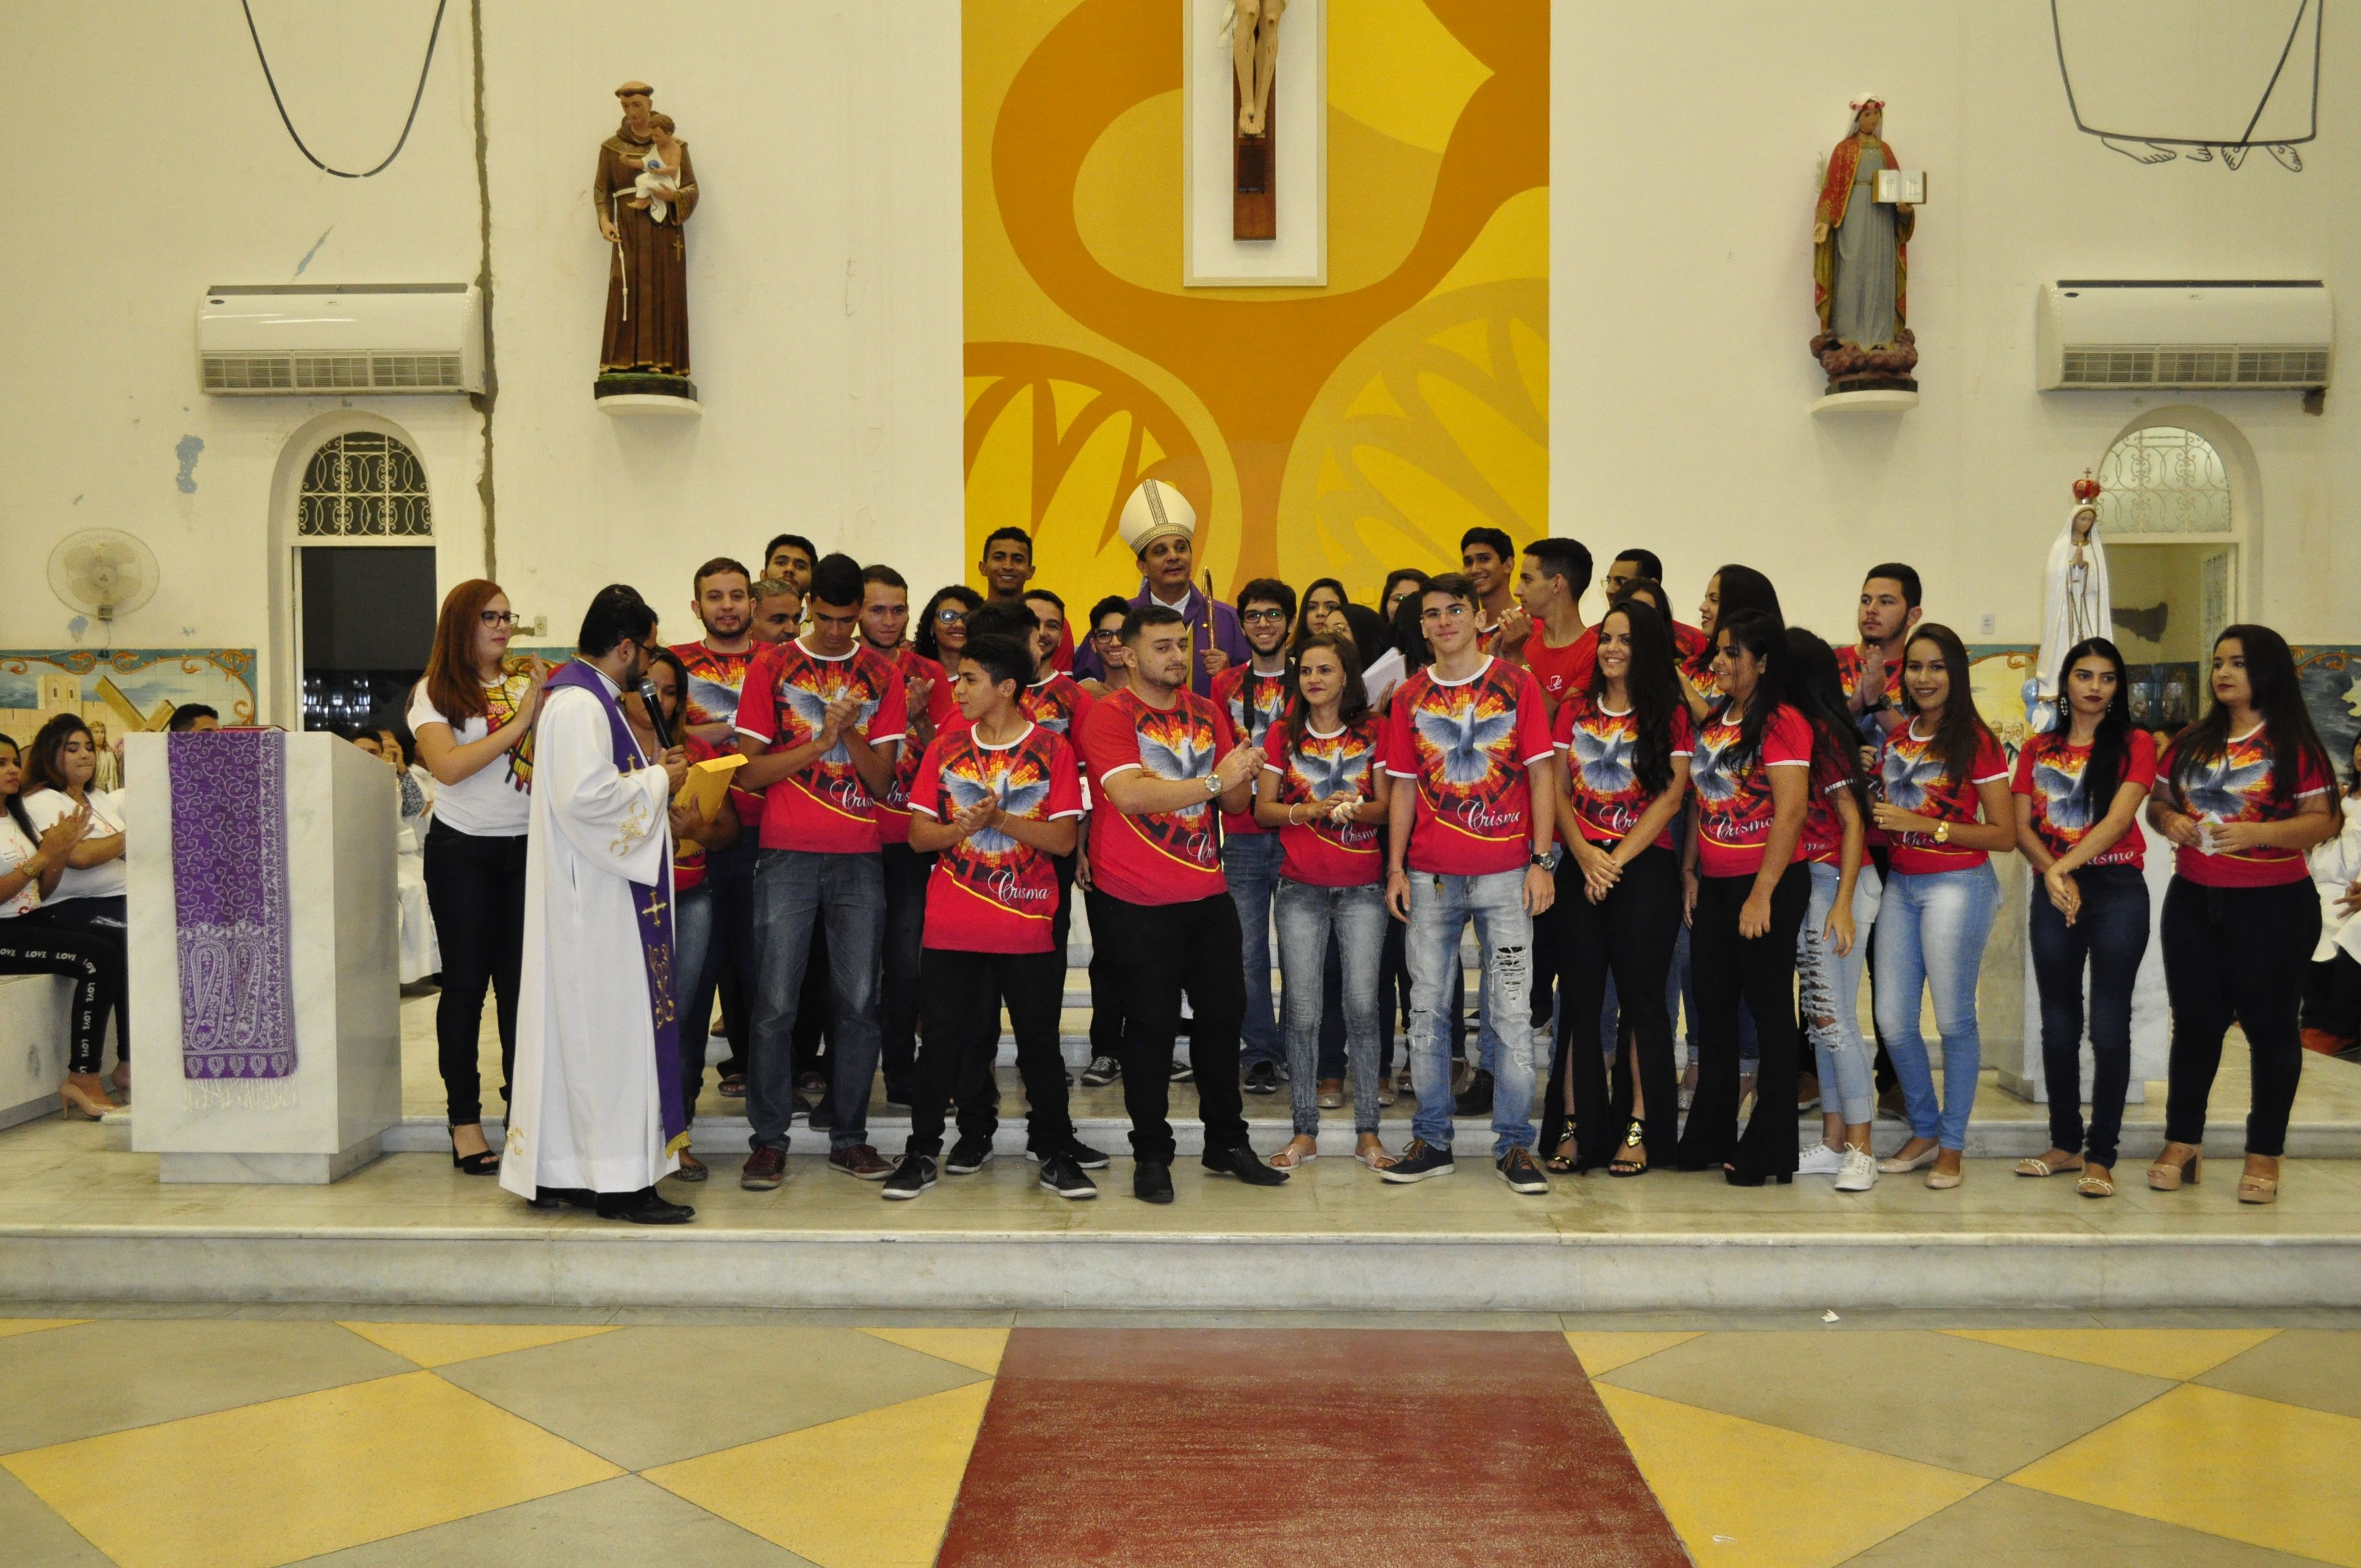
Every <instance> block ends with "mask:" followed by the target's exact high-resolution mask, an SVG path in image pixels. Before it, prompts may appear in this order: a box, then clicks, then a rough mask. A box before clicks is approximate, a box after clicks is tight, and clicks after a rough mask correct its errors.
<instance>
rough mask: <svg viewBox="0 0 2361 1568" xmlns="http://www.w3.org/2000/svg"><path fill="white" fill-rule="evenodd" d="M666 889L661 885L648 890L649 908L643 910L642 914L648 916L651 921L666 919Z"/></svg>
mask: <svg viewBox="0 0 2361 1568" xmlns="http://www.w3.org/2000/svg"><path fill="white" fill-rule="evenodd" d="M640 913H641V914H642V915H644V916H647V917H648V918H649V919H651V920H660V919H662V918H664V887H663V885H662V884H661V883H659V884H658V885H656V886H654V887H652V888H650V889H648V906H647V907H646V908H645V909H642V910H641V911H640Z"/></svg>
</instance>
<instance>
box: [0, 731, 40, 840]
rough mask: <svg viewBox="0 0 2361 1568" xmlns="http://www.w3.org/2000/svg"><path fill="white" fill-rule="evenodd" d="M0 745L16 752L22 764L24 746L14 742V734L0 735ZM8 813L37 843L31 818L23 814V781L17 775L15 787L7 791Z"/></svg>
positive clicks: (19, 763) (21, 829) (19, 828)
mask: <svg viewBox="0 0 2361 1568" xmlns="http://www.w3.org/2000/svg"><path fill="white" fill-rule="evenodd" d="M0 746H5V747H7V748H8V750H10V751H14V752H16V762H17V765H18V766H19V767H20V768H21V767H22V766H23V764H24V761H25V748H23V747H22V746H19V745H17V744H16V737H15V736H14V735H0ZM8 815H9V817H12V818H14V819H15V821H16V827H17V828H18V830H19V831H21V832H22V833H23V834H24V835H25V837H26V838H27V839H30V840H31V841H32V842H33V843H35V844H38V843H39V842H40V841H41V836H40V835H39V834H38V833H36V832H34V831H33V819H32V818H31V817H27V815H25V781H24V779H23V778H22V777H21V776H19V777H18V779H17V781H16V789H14V790H13V791H11V792H10V793H9V795H8Z"/></svg>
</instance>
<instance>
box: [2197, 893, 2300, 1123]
mask: <svg viewBox="0 0 2361 1568" xmlns="http://www.w3.org/2000/svg"><path fill="white" fill-rule="evenodd" d="M2319 941H2320V894H2319V893H2318V892H2317V891H2316V890H2315V889H2314V888H2313V887H2312V883H2311V882H2310V881H2309V880H2306V881H2303V882H2285V883H2279V885H2278V886H2276V887H2202V886H2200V885H2199V884H2198V883H2193V882H2191V881H2190V880H2189V879H2188V878H2186V877H2182V876H2176V877H2174V878H2173V879H2172V885H2171V886H2170V887H2169V888H2168V889H2166V891H2165V894H2164V986H2165V993H2166V994H2167V995H2168V996H2169V997H2170V998H2171V1001H2172V1055H2171V1058H2170V1066H2169V1068H2168V1069H2167V1072H2168V1074H2169V1085H2170V1087H2169V1092H2168V1093H2167V1095H2166V1097H2165V1102H2164V1135H2165V1136H2166V1137H2167V1138H2169V1139H2170V1140H2172V1141H2173V1142H2174V1143H2177V1144H2202V1143H2203V1142H2204V1141H2205V1107H2206V1102H2207V1101H2208V1099H2210V1098H2211V1097H2212V1095H2213V1075H2214V1074H2215V1073H2216V1072H2218V1071H2219V1070H2220V1069H2221V1067H2222V1036H2224V1034H2226V1033H2228V1032H2229V1028H2230V1024H2231V1021H2232V1020H2233V1019H2235V1020H2236V1022H2237V1024H2238V1026H2239V1027H2240V1028H2241V1029H2243V1030H2245V1031H2246V1048H2247V1052H2248V1055H2249V1056H2250V1057H2251V1058H2252V1061H2251V1067H2252V1071H2253V1076H2254V1101H2253V1104H2252V1108H2251V1109H2249V1110H2248V1111H2247V1113H2246V1152H2247V1153H2248V1154H2259V1155H2269V1156H2271V1157H2273V1158H2277V1157H2279V1155H2281V1154H2283V1153H2285V1152H2286V1149H2287V1124H2288V1113H2289V1112H2290V1110H2291V1109H2292V1108H2293V1107H2294V1105H2295V1087H2296V1083H2297V1081H2298V1080H2300V1079H2301V1077H2302V1076H2303V1038H2302V1036H2301V1034H2300V1033H2299V1032H2298V1029H2297V1026H2296V1014H2297V1007H2298V1003H2299V1000H2300V998H2301V996H2302V993H2303V981H2304V970H2306V968H2307V967H2308V966H2309V965H2310V964H2311V962H2312V948H2313V947H2314V946H2316V945H2317V944H2318V943H2319Z"/></svg>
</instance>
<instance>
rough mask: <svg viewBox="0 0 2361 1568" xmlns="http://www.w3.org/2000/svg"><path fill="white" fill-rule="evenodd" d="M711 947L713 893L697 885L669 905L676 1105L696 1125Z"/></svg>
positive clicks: (709, 1017) (709, 1014)
mask: <svg viewBox="0 0 2361 1568" xmlns="http://www.w3.org/2000/svg"><path fill="white" fill-rule="evenodd" d="M717 956H718V955H717V954H716V953H715V951H714V947H713V888H712V885H711V883H710V882H700V883H697V885H696V886H695V887H692V888H690V889H689V890H688V891H687V892H686V893H675V894H673V900H672V975H673V985H674V987H675V991H676V992H677V993H678V995H679V998H680V1006H679V1017H680V1103H681V1108H682V1109H683V1110H685V1111H686V1112H687V1113H688V1119H689V1120H690V1121H692V1122H694V1121H696V1120H697V1096H698V1095H700V1094H702V1093H704V1092H705V1041H706V1036H708V1035H709V1034H710V1033H711V1032H712V1029H713V985H714V981H716V980H718V979H719V973H720V966H719V964H717V963H716V962H715V961H714V960H715V959H716V958H717Z"/></svg>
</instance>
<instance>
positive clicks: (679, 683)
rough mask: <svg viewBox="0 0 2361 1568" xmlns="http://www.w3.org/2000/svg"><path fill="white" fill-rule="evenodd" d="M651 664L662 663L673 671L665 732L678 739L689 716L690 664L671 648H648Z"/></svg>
mask: <svg viewBox="0 0 2361 1568" xmlns="http://www.w3.org/2000/svg"><path fill="white" fill-rule="evenodd" d="M648 663H649V664H650V665H652V666H653V665H656V664H662V665H663V666H664V668H666V669H668V670H670V671H671V672H672V708H673V710H672V711H671V712H670V713H668V714H666V715H664V733H665V734H667V735H670V736H672V737H673V738H674V740H675V741H677V740H678V739H679V738H680V736H681V734H682V733H683V732H684V731H685V730H686V728H687V726H686V724H685V723H683V722H682V721H683V720H684V719H686V718H687V717H688V666H687V665H686V664H685V663H682V662H681V657H680V655H679V654H677V653H675V652H673V651H672V650H671V649H669V648H651V649H649V650H648Z"/></svg>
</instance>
